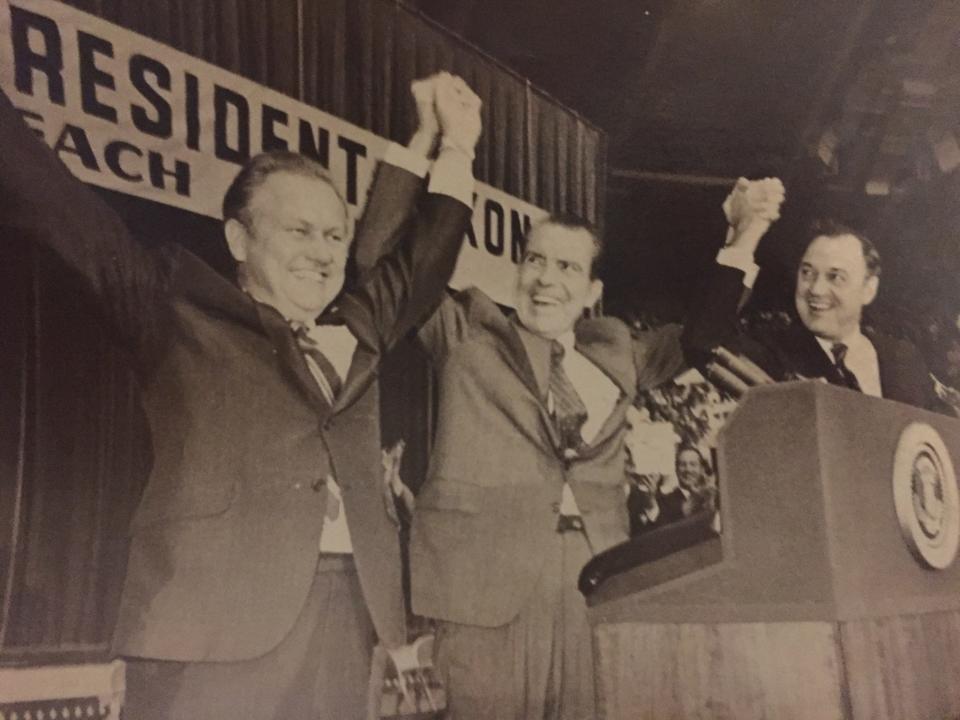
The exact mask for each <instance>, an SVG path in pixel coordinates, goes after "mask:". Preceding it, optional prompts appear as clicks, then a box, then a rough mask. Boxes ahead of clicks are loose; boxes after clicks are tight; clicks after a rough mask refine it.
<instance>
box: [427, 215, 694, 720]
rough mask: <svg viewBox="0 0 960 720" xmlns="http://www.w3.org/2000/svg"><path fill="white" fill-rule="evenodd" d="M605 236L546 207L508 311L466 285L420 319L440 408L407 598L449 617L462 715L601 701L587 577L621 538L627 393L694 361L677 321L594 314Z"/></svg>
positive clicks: (454, 685)
mask: <svg viewBox="0 0 960 720" xmlns="http://www.w3.org/2000/svg"><path fill="white" fill-rule="evenodd" d="M600 252H601V245H600V239H599V238H598V236H597V234H596V232H595V231H594V230H593V229H592V228H591V227H590V226H589V225H588V224H586V223H584V222H582V221H581V220H578V219H576V218H571V217H550V218H548V219H546V220H544V221H541V222H540V223H538V224H536V225H534V227H533V228H531V230H530V232H529V234H528V237H527V242H526V247H525V252H524V254H523V258H522V260H521V262H520V265H519V267H518V268H517V279H516V312H515V314H511V315H505V314H504V313H503V312H502V311H501V310H500V308H498V307H497V306H496V305H495V304H494V303H493V301H492V300H491V299H490V298H489V297H487V296H486V295H485V294H484V293H483V292H481V291H479V290H477V289H468V290H465V291H463V292H461V293H459V294H458V295H456V296H454V297H450V298H447V299H446V300H444V301H443V303H442V304H441V305H440V308H439V309H438V310H437V312H436V313H434V315H433V316H432V317H431V318H430V319H429V320H428V321H427V322H426V323H424V325H423V327H422V328H421V329H420V331H419V338H420V341H421V342H422V344H423V346H424V347H425V348H426V350H427V351H428V353H429V355H430V357H431V359H432V362H433V364H434V366H435V368H436V371H437V375H438V381H439V414H438V419H437V435H436V442H435V445H434V449H433V454H432V462H431V466H430V473H429V477H428V479H427V481H426V483H425V485H424V486H423V488H422V490H421V492H420V495H419V497H418V498H417V505H416V511H415V514H414V520H413V529H412V538H411V548H410V561H411V576H412V581H411V584H412V595H413V609H414V611H415V612H416V613H418V614H422V615H426V616H429V617H432V618H435V619H437V620H439V634H438V664H439V667H440V670H441V672H442V673H443V674H444V676H445V677H446V679H447V682H448V698H449V706H450V718H451V720H459V719H465V718H469V719H470V720H476V719H482V718H491V719H493V718H497V719H498V720H501V719H507V718H515V719H516V720H531V719H534V718H537V719H539V718H551V719H557V720H559V719H560V718H563V719H564V720H578V719H586V718H590V719H592V718H595V717H596V705H595V697H594V675H593V673H594V667H593V652H592V639H591V633H590V628H589V626H588V623H587V615H586V606H585V602H584V599H583V597H582V596H581V595H580V594H579V593H578V592H577V589H576V584H577V577H578V575H579V572H580V570H581V568H582V567H583V565H584V564H585V563H586V562H587V560H589V559H590V557H591V556H592V555H594V554H596V553H599V552H601V551H603V550H606V549H607V548H609V547H611V546H613V545H616V544H617V543H620V542H622V541H624V540H626V539H627V538H628V519H627V512H626V507H625V501H624V493H623V489H624V443H623V439H624V433H625V429H626V413H627V409H628V408H629V407H631V406H632V404H633V401H634V398H635V396H636V393H637V390H638V389H639V388H648V387H652V386H655V385H658V384H660V383H662V382H664V381H666V380H668V379H669V378H671V377H673V376H674V375H675V374H676V373H677V372H678V371H680V370H681V369H682V368H683V367H684V360H683V354H682V351H681V343H680V329H679V328H678V327H676V326H670V327H666V328H663V329H660V330H657V331H653V332H645V333H640V334H639V335H638V336H636V337H634V336H632V335H631V332H630V330H629V329H628V327H627V326H626V325H625V324H624V323H623V322H621V321H619V320H617V319H615V318H602V317H601V318H591V319H583V315H584V312H585V311H586V310H588V309H590V308H591V307H593V305H594V304H595V303H596V302H597V300H598V299H599V297H600V293H601V290H602V283H601V281H600V280H599V279H598V278H597V277H596V268H597V259H598V256H599V254H600Z"/></svg>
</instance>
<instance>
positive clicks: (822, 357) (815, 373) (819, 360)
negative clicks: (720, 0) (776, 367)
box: [784, 321, 837, 383]
mask: <svg viewBox="0 0 960 720" xmlns="http://www.w3.org/2000/svg"><path fill="white" fill-rule="evenodd" d="M787 337H788V343H789V347H788V348H787V352H786V355H785V358H784V360H785V361H786V362H785V366H786V367H791V365H792V367H793V370H794V372H796V373H798V374H799V375H801V376H803V377H805V378H810V379H813V378H825V379H826V380H827V381H828V382H830V383H836V381H837V378H836V368H835V367H834V365H833V363H832V362H831V361H830V358H829V357H828V356H827V353H826V352H824V350H823V348H822V347H820V343H818V342H817V338H816V336H814V334H813V333H812V332H810V331H809V330H807V328H806V327H804V326H803V323H801V322H800V321H796V324H795V325H792V326H791V328H790V331H789V333H788V335H787ZM791 358H793V362H792V363H789V360H790V359H791Z"/></svg>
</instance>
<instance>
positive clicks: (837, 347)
mask: <svg viewBox="0 0 960 720" xmlns="http://www.w3.org/2000/svg"><path fill="white" fill-rule="evenodd" d="M830 352H831V353H832V354H833V366H834V367H835V368H836V370H837V375H838V376H839V377H840V384H841V385H843V386H844V387H848V388H850V389H851V390H856V391H857V392H862V391H861V389H860V383H859V381H858V380H857V376H856V375H854V374H853V371H852V370H851V369H850V368H848V367H847V365H846V363H844V359H845V358H846V357H847V346H846V345H844V344H843V343H834V344H833V347H831V348H830Z"/></svg>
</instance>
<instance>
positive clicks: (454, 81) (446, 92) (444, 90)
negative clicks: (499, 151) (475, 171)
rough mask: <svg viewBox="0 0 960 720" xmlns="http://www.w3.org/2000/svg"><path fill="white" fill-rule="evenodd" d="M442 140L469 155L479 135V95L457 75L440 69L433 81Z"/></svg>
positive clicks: (480, 124) (471, 154)
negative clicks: (442, 71) (440, 71)
mask: <svg viewBox="0 0 960 720" xmlns="http://www.w3.org/2000/svg"><path fill="white" fill-rule="evenodd" d="M434 92H435V104H436V108H437V117H438V119H439V121H440V131H441V133H442V134H443V143H444V144H445V145H452V146H454V147H456V148H458V149H460V150H462V151H463V152H465V153H467V154H468V155H470V156H471V157H472V156H473V151H474V148H475V147H476V145H477V141H478V140H479V139H480V129H481V127H482V123H481V121H480V106H481V105H482V103H481V102H480V98H479V97H477V95H476V94H475V93H474V92H473V90H471V89H470V87H469V86H468V85H467V84H466V83H465V82H464V81H463V80H462V79H461V78H459V77H457V76H455V75H449V74H447V73H441V74H440V75H439V76H438V77H437V80H436V82H435V84H434Z"/></svg>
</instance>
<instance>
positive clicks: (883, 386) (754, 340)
mask: <svg viewBox="0 0 960 720" xmlns="http://www.w3.org/2000/svg"><path fill="white" fill-rule="evenodd" d="M754 192H762V189H761V188H759V187H758V186H756V185H755V184H754V183H752V182H750V181H746V180H741V181H739V182H738V186H737V188H736V189H735V190H734V192H733V193H732V194H731V199H730V201H729V202H728V205H727V209H728V216H729V217H730V218H731V223H735V224H738V225H739V226H742V227H744V228H747V227H751V228H753V229H752V230H751V231H745V232H739V233H736V234H735V235H734V236H732V240H731V242H730V243H729V244H728V246H727V248H726V250H727V252H735V253H737V254H738V255H739V256H740V257H741V258H743V260H744V264H747V263H748V262H750V261H749V259H750V258H752V257H753V254H754V252H755V250H756V247H757V244H758V243H759V241H760V238H761V237H762V236H763V233H764V232H765V230H766V227H768V226H769V220H768V219H767V218H765V217H763V215H762V213H757V212H756V211H755V210H754V209H753V208H752V207H751V206H750V204H749V203H748V202H747V201H746V199H745V198H746V196H747V195H748V194H750V193H754ZM880 270H881V267H880V255H879V253H878V252H877V249H876V248H875V247H874V245H873V243H871V242H870V240H868V239H867V238H866V237H865V236H864V235H863V234H862V233H859V232H857V231H856V230H854V229H852V228H850V227H847V226H845V225H841V224H839V223H837V222H835V221H832V220H825V221H820V222H818V223H817V224H815V225H814V227H813V230H812V232H811V240H810V242H809V244H808V245H807V248H806V251H805V252H804V254H803V258H802V259H801V261H800V264H799V266H798V268H797V275H796V285H795V292H794V307H795V312H796V318H795V321H794V322H793V323H791V324H790V325H788V326H787V327H786V328H785V329H781V330H772V331H770V332H768V333H766V334H765V335H763V336H746V335H744V334H743V333H742V332H740V329H739V325H738V322H737V312H738V308H739V307H740V305H741V304H742V299H743V298H742V296H743V278H744V271H743V270H742V269H739V268H736V267H729V266H727V267H717V268H716V269H715V272H714V277H713V279H712V281H711V282H710V288H709V291H708V294H709V296H710V297H711V298H712V301H711V302H710V303H709V305H708V306H707V310H708V311H707V312H705V313H703V314H702V315H700V316H698V317H697V318H696V323H697V326H696V327H695V328H692V329H691V333H690V336H691V337H693V338H695V339H696V343H697V344H698V345H699V347H697V348H694V349H693V355H694V356H695V357H697V358H698V363H699V364H705V363H706V362H707V361H708V358H709V357H710V355H711V353H712V351H713V350H714V349H715V348H717V347H721V346H725V347H727V348H728V349H733V350H735V351H740V352H743V353H744V354H745V355H747V356H748V357H749V358H751V359H752V360H753V361H754V362H756V363H757V364H758V365H759V366H760V367H761V368H763V370H765V371H766V372H767V373H768V374H769V375H770V376H772V377H773V379H774V380H790V379H803V378H822V379H824V380H826V381H827V382H829V383H832V384H835V385H841V386H844V387H847V388H850V389H852V390H856V391H858V392H862V393H864V394H867V395H873V396H875V397H885V398H889V399H891V400H897V401H899V402H903V403H907V404H910V405H916V406H918V407H923V408H928V409H935V410H939V409H941V407H942V406H941V403H940V401H939V400H938V398H937V396H936V393H935V390H934V383H933V381H932V378H931V377H930V373H929V370H928V369H927V364H926V362H925V361H924V359H923V357H922V356H921V354H920V351H919V350H918V349H917V348H916V347H915V346H914V345H912V344H911V343H909V342H908V341H906V340H901V339H898V338H894V337H892V336H890V335H886V334H883V333H880V332H873V331H867V330H865V329H864V327H863V324H862V316H863V311H864V308H866V307H867V306H868V305H870V304H871V303H872V302H873V301H874V299H875V298H876V296H877V291H878V290H879V286H880Z"/></svg>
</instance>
